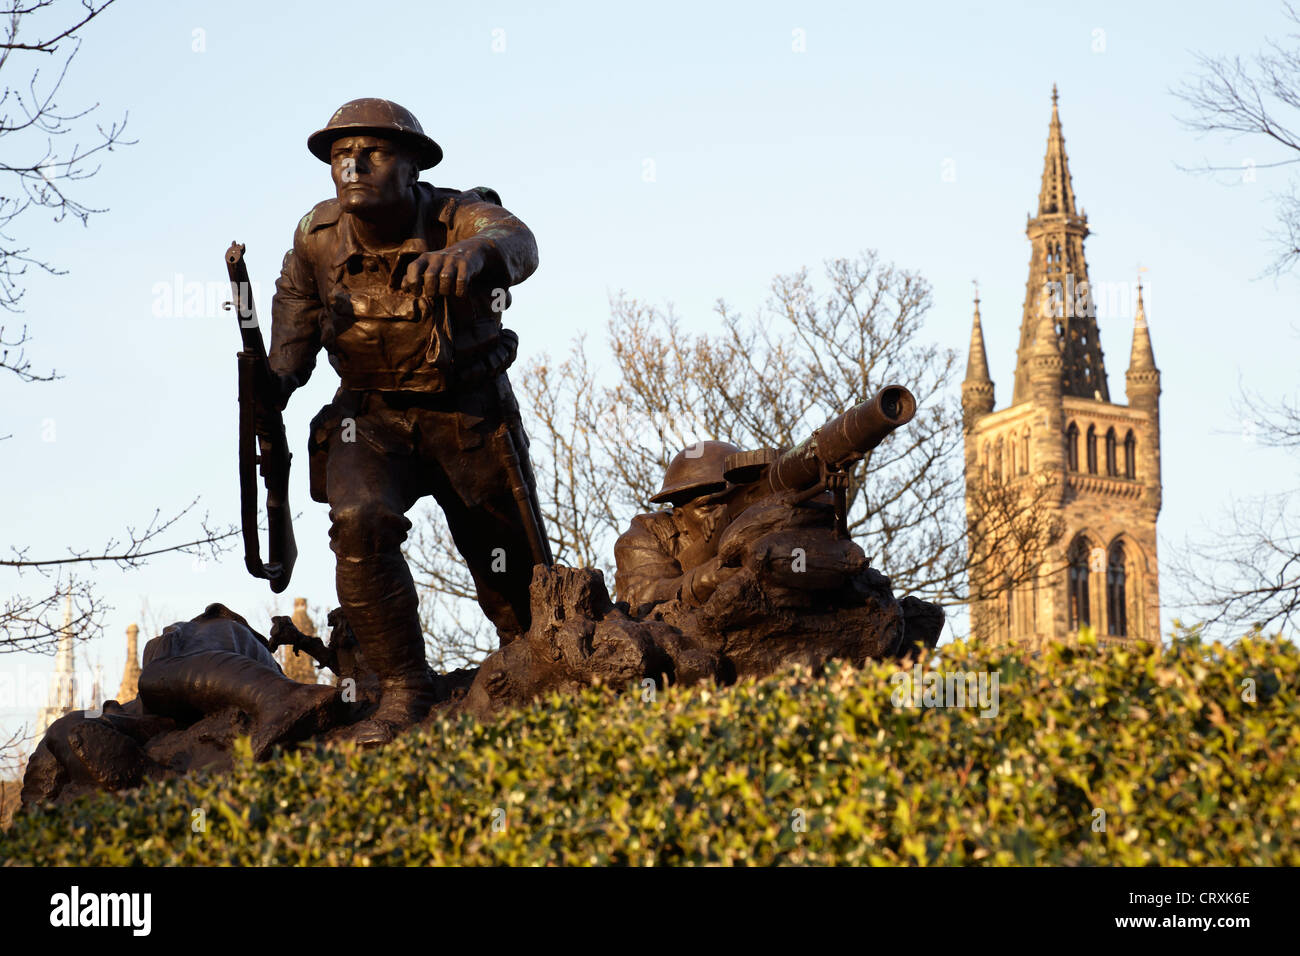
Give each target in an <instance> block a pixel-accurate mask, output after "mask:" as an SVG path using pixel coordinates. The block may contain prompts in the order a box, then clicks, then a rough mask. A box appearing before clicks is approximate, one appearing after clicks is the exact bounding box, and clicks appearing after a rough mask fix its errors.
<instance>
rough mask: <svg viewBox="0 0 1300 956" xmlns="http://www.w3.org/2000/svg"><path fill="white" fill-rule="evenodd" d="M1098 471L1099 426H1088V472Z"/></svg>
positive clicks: (1091, 473)
mask: <svg viewBox="0 0 1300 956" xmlns="http://www.w3.org/2000/svg"><path fill="white" fill-rule="evenodd" d="M1096 473H1097V426H1096V425H1089V426H1088V474H1090V475H1095V474H1096Z"/></svg>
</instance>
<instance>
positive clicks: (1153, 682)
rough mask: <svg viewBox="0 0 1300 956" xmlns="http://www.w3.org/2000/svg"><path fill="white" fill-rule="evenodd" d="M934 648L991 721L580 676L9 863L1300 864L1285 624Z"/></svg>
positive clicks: (853, 684) (70, 812)
mask: <svg viewBox="0 0 1300 956" xmlns="http://www.w3.org/2000/svg"><path fill="white" fill-rule="evenodd" d="M941 651H942V654H941V660H936V659H934V658H931V660H929V661H927V662H926V665H925V666H926V667H927V668H931V669H935V670H943V671H954V672H955V671H976V672H978V671H985V672H988V673H991V672H997V673H998V681H999V685H998V686H999V708H998V714H997V716H996V717H990V718H986V717H981V716H979V711H978V709H977V708H933V707H929V708H927V707H921V708H915V709H913V708H910V707H899V706H895V702H894V701H893V700H891V698H892V697H894V696H896V695H895V693H894V692H895V690H896V686H897V684H896V682H897V681H898V680H899V678H897V677H892V675H895V674H896V673H897V672H898V667H897V666H895V665H893V664H886V663H882V664H878V665H874V666H872V667H870V668H867V669H865V670H854V669H853V668H849V667H837V668H833V669H832V670H831V671H829V672H828V673H827V674H826V675H824V676H823V677H821V678H818V679H812V678H810V677H809V676H808V675H807V674H795V675H787V676H783V677H780V678H773V679H769V680H766V681H762V682H760V683H748V684H743V685H740V686H737V687H734V688H729V689H725V690H721V691H719V690H717V689H710V690H705V689H694V690H670V691H668V692H660V693H659V694H658V695H657V699H655V700H645V699H643V698H644V696H646V695H644V694H643V693H642V691H641V689H640V688H632V689H629V690H627V691H626V692H624V693H621V694H615V693H613V692H610V691H597V690H593V691H589V692H586V693H584V694H583V695H582V696H581V697H577V698H559V697H555V698H552V699H549V700H547V701H545V702H544V703H542V704H539V705H537V706H536V707H534V708H532V709H530V710H528V711H525V712H520V713H517V714H515V715H513V716H511V717H509V718H508V719H504V720H502V721H500V722H499V723H496V724H491V725H476V724H468V723H466V724H459V725H457V724H443V725H441V726H439V727H437V728H435V729H433V730H432V731H429V732H427V733H422V734H419V735H411V736H410V737H409V738H406V739H403V740H401V741H399V742H398V743H396V744H394V745H393V746H391V747H389V748H387V749H385V750H382V751H378V752H374V751H372V752H358V751H356V750H354V749H351V748H348V749H336V750H331V751H327V750H323V749H321V750H306V749H301V750H299V751H296V752H293V753H288V754H285V755H283V756H280V757H277V758H275V759H273V760H272V761H269V762H266V763H263V764H253V763H251V762H249V761H248V760H247V758H246V756H245V757H244V758H243V759H242V760H241V762H240V764H239V766H237V767H236V769H235V770H234V772H232V773H230V774H226V775H222V776H212V777H196V778H191V779H188V780H182V781H176V782H172V783H169V784H167V785H150V786H146V787H144V788H142V789H141V790H139V791H137V792H135V793H133V794H131V795H128V796H125V797H117V798H114V797H109V796H102V797H95V798H87V799H83V800H80V801H77V802H76V803H73V804H70V805H68V806H65V807H62V808H59V809H53V810H47V811H42V812H38V813H35V814H19V816H18V818H17V819H16V820H15V821H14V825H13V827H12V828H11V829H10V830H9V831H8V832H6V833H4V834H3V835H0V859H5V860H7V861H8V862H10V863H15V864H38V865H48V864H94V865H102V864H109V865H116V864H149V865H155V864H178V863H179V864H191V863H192V864H314V863H323V864H357V865H387V864H417V865H424V864H460V863H469V864H493V863H509V864H540V863H560V864H586V863H617V864H624V863H627V864H646V863H656V864H677V863H745V864H767V863H852V864H857V863H871V864H916V863H923V864H1124V865H1140V864H1181V863H1188V864H1282V863H1285V864H1289V865H1297V864H1300V837H1297V833H1300V788H1297V786H1296V781H1297V770H1298V769H1300V721H1297V715H1298V713H1300V711H1298V710H1297V704H1296V695H1295V690H1296V683H1297V675H1298V673H1300V654H1298V652H1297V649H1296V647H1295V646H1294V645H1293V644H1291V643H1290V642H1288V641H1286V640H1283V639H1280V638H1274V639H1264V638H1259V637H1253V638H1244V639H1242V640H1240V641H1238V642H1236V643H1234V644H1232V645H1229V646H1223V645H1218V644H1215V645H1201V644H1200V643H1199V642H1197V641H1195V640H1193V641H1191V642H1185V641H1177V642H1174V643H1173V644H1172V645H1171V646H1167V647H1166V648H1164V649H1162V650H1149V651H1144V650H1108V649H1105V648H1098V647H1097V646H1096V645H1095V643H1093V642H1090V641H1087V640H1085V642H1084V643H1083V644H1082V645H1079V646H1075V647H1073V648H1070V647H1066V646H1063V645H1056V646H1053V647H1051V648H1049V649H1047V650H1045V651H1043V652H1041V653H1039V654H1037V655H1034V654H1026V653H1023V652H1019V651H1010V650H1001V651H999V650H996V649H992V650H991V649H989V648H987V647H983V646H977V645H970V644H957V645H948V646H945V647H943V648H941ZM891 678H892V679H891ZM1251 682H1253V688H1254V698H1255V699H1254V701H1253V702H1251V701H1249V700H1244V699H1243V696H1247V697H1248V696H1250V694H1249V693H1247V691H1246V690H1243V688H1249V687H1250V686H1251ZM196 809H202V810H203V811H204V813H203V815H202V816H203V822H204V825H203V826H200V825H199V815H196V814H195V812H194V811H195V810H196ZM1098 811H1102V812H1104V819H1103V816H1102V813H1099V812H1098ZM1103 822H1104V829H1103V828H1102V827H1101V824H1102V823H1103Z"/></svg>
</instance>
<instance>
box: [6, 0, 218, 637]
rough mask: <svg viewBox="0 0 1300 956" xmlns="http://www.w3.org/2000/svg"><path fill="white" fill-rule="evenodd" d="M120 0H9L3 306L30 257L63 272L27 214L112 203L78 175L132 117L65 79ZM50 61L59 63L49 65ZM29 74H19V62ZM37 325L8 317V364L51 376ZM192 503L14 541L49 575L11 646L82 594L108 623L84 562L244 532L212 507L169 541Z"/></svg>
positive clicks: (15, 620) (135, 557)
mask: <svg viewBox="0 0 1300 956" xmlns="http://www.w3.org/2000/svg"><path fill="white" fill-rule="evenodd" d="M113 2H114V0H80V2H78V3H76V4H72V3H69V2H58V3H56V2H55V0H11V2H9V3H8V5H7V6H5V7H3V8H0V30H2V31H3V40H2V41H0V73H3V77H4V79H3V84H2V86H0V90H2V91H0V142H3V146H4V148H3V150H0V157H3V158H0V308H3V309H6V310H8V311H11V312H15V311H19V310H20V304H21V301H22V298H23V295H24V292H25V289H24V277H25V276H26V275H27V270H28V268H29V267H35V268H37V269H39V270H41V271H44V272H47V273H51V274H56V275H59V274H63V270H61V269H58V268H57V267H56V266H54V265H53V264H52V263H51V262H50V261H49V260H48V259H46V258H43V257H41V256H38V255H35V254H33V252H32V251H31V249H30V247H29V246H27V245H24V244H23V243H21V242H19V241H17V240H16V239H15V238H14V235H13V233H14V229H15V226H16V225H17V223H18V221H19V219H20V218H21V217H23V216H24V215H27V214H30V213H32V212H34V211H37V210H43V211H45V212H47V213H49V214H50V215H51V216H52V217H53V219H54V220H55V221H56V222H60V221H63V220H65V219H68V218H72V219H75V220H78V221H80V222H81V223H82V225H86V224H87V223H88V222H89V219H90V217H91V216H92V215H94V214H95V213H99V212H103V211H104V210H102V209H96V208H93V207H91V206H89V205H87V204H86V203H85V202H83V201H82V200H81V199H80V198H78V194H77V191H76V186H77V184H79V183H82V182H84V181H85V180H87V179H89V178H91V177H93V176H94V175H95V174H96V173H97V172H99V166H98V158H99V156H100V155H101V154H103V153H106V152H110V151H112V150H113V148H114V147H115V146H120V145H129V143H128V141H126V140H124V139H123V138H122V136H123V131H124V129H125V126H126V117H125V115H123V117H122V119H121V120H117V121H114V122H111V123H108V124H103V123H98V122H95V121H94V120H93V119H91V118H90V117H91V114H93V113H94V112H95V111H96V110H97V109H98V108H99V104H98V103H94V104H91V105H89V106H85V107H82V108H78V109H73V110H65V109H64V108H62V107H61V106H60V105H59V96H60V90H61V88H62V86H63V82H64V80H65V79H66V78H67V76H68V70H69V68H70V67H71V65H72V61H73V59H74V58H75V57H76V55H77V51H78V49H79V48H80V44H81V41H80V39H79V38H78V33H79V31H80V30H81V29H82V28H83V27H85V26H86V25H87V24H89V23H90V22H91V21H92V20H95V19H96V18H97V17H99V16H100V14H102V13H103V12H104V11H105V10H107V9H108V8H109V7H110V6H112V4H113ZM44 64H50V65H51V66H52V69H51V68H47V67H46V66H45V65H44ZM15 69H19V70H21V71H23V72H22V79H21V80H17V79H15V78H14V70H15ZM29 341H30V337H29V335H28V331H27V326H26V325H23V326H22V327H21V330H20V331H17V332H13V331H6V328H5V326H4V325H0V370H4V371H8V372H11V373H13V374H14V375H16V376H17V377H18V379H19V380H20V381H22V382H26V383H41V382H50V381H53V380H54V379H57V378H59V377H60V376H59V375H58V373H57V372H55V371H53V370H51V371H48V372H45V371H38V370H35V369H33V367H32V364H31V361H30V360H29V359H28V358H27V356H26V352H25V347H26V346H27V345H28V343H29ZM195 504H196V502H191V503H190V504H189V505H188V506H187V507H185V508H183V509H182V510H181V511H179V512H178V513H177V514H175V515H173V516H172V517H170V518H165V519H164V518H163V517H162V516H161V511H160V510H159V511H155V512H154V514H153V517H152V518H151V519H150V520H149V521H148V522H147V524H146V525H145V526H144V527H143V529H137V528H134V527H128V528H127V529H126V533H125V535H124V536H123V537H121V538H114V539H112V540H109V541H108V542H107V543H106V544H105V545H104V546H103V547H102V548H99V549H95V550H91V549H87V548H73V547H69V548H67V554H66V555H43V556H39V557H32V556H31V555H30V548H29V547H17V546H11V548H10V551H11V554H10V556H9V557H7V558H0V567H4V568H10V569H13V570H14V571H15V572H17V573H18V574H19V575H21V574H23V573H25V572H28V571H33V572H36V573H37V574H38V575H40V576H41V577H43V578H45V579H46V581H47V583H46V584H45V585H44V586H43V587H42V589H41V590H40V591H39V592H37V593H36V594H35V595H34V596H28V595H21V594H20V595H15V596H13V597H10V598H7V599H6V600H5V601H4V602H3V604H2V605H0V653H3V652H7V651H17V650H35V651H51V650H53V648H54V647H55V646H56V645H57V644H58V638H59V635H60V633H63V632H64V631H65V628H64V626H63V622H62V621H61V620H60V611H61V609H62V608H63V607H64V605H65V601H67V599H69V598H71V601H72V605H73V608H74V611H73V616H72V623H71V624H70V625H69V626H68V627H67V628H66V630H67V631H69V632H71V633H72V634H73V636H74V637H75V638H77V639H81V638H85V637H89V636H93V635H94V634H97V633H99V631H100V630H101V629H102V619H103V615H104V612H105V610H106V607H105V605H104V604H103V602H102V601H101V600H100V598H99V597H98V595H97V594H96V593H95V591H94V589H93V588H92V587H91V586H90V584H89V583H88V582H87V581H85V580H83V579H80V578H78V577H76V576H75V574H73V573H72V572H73V571H74V570H75V569H76V568H78V567H79V566H81V565H89V564H96V563H98V564H113V565H115V566H117V567H119V568H123V569H127V568H138V567H140V566H141V565H142V564H143V563H144V561H145V560H146V559H147V558H149V557H152V556H155V555H159V554H164V553H169V552H177V551H179V552H184V553H189V554H194V555H196V556H202V555H205V554H210V555H212V556H215V555H216V554H217V553H219V552H220V551H221V550H224V546H225V545H224V542H226V541H227V540H228V539H229V538H231V537H233V536H234V535H235V534H236V533H237V529H235V528H233V527H226V528H220V529H213V528H210V527H209V526H208V523H207V519H206V518H205V519H204V520H203V522H202V523H201V529H200V530H198V531H196V532H191V534H190V535H189V540H185V541H182V542H179V543H169V542H168V539H169V538H171V537H174V536H175V533H176V532H177V530H178V527H177V525H178V522H179V521H180V519H181V518H183V517H184V516H185V515H187V514H189V513H190V512H191V511H192V510H193V509H194V507H195Z"/></svg>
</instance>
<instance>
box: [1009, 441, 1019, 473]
mask: <svg viewBox="0 0 1300 956" xmlns="http://www.w3.org/2000/svg"><path fill="white" fill-rule="evenodd" d="M1019 473H1020V472H1019V471H1018V469H1017V468H1016V436H1015V435H1012V436H1011V437H1010V438H1008V439H1007V477H1008V478H1011V477H1012V476H1014V475H1018V474H1019Z"/></svg>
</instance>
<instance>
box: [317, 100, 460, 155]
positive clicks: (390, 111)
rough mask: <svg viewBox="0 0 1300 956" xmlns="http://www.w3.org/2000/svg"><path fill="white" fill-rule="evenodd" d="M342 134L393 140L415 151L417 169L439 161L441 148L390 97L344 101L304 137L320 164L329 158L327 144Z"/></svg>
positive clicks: (402, 107) (342, 135)
mask: <svg viewBox="0 0 1300 956" xmlns="http://www.w3.org/2000/svg"><path fill="white" fill-rule="evenodd" d="M344 136H383V137H385V138H386V139H396V140H398V141H400V142H402V143H403V144H404V145H406V146H407V147H409V148H410V149H412V150H413V151H414V152H415V157H416V161H417V162H418V163H419V167H420V169H429V168H431V167H433V166H437V165H438V163H440V162H442V147H441V146H439V145H438V144H437V143H435V142H434V141H433V140H432V139H430V138H429V137H428V136H426V135H425V134H424V128H423V127H421V126H420V121H419V120H417V119H416V118H415V117H414V116H413V115H412V113H411V111H410V110H408V109H407V108H406V107H404V106H399V105H398V104H396V103H394V102H393V101H392V100H381V99H375V98H374V97H366V98H364V99H359V100H352V101H351V102H348V103H344V104H343V105H342V106H340V107H339V108H338V109H337V110H335V111H334V115H333V116H331V117H330V121H329V122H328V123H326V124H325V126H324V127H323V128H322V129H318V130H316V132H314V133H312V134H311V135H310V136H308V137H307V148H308V149H309V150H311V154H312V155H313V156H315V157H316V158H317V159H319V160H320V161H321V162H323V163H328V162H329V161H330V146H332V145H333V143H334V141H335V140H336V139H342V138H343V137H344Z"/></svg>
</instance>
